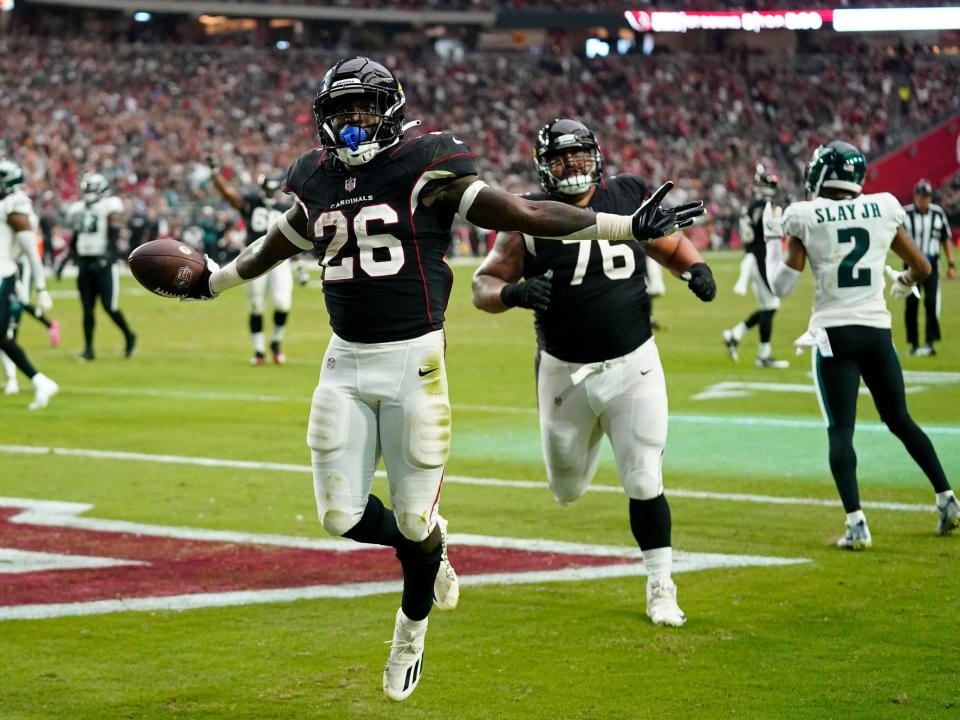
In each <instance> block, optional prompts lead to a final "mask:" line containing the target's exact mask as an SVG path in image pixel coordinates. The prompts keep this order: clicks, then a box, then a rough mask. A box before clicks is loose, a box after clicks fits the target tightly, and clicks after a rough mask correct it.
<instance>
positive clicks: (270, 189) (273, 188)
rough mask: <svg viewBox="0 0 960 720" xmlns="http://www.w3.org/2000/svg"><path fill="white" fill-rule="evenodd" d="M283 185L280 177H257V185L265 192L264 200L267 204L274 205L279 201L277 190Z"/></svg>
mask: <svg viewBox="0 0 960 720" xmlns="http://www.w3.org/2000/svg"><path fill="white" fill-rule="evenodd" d="M281 185H282V183H281V182H280V179H279V178H275V177H270V176H269V175H260V176H259V177H258V178H257V186H258V187H259V188H260V190H261V191H262V192H263V200H264V202H265V203H266V204H267V205H273V204H274V203H275V202H276V201H277V190H279V189H280V186H281Z"/></svg>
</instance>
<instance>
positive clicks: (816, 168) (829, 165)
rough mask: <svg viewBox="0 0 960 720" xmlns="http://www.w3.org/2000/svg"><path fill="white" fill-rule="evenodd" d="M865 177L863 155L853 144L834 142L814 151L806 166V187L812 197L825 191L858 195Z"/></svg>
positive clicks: (865, 167) (865, 170)
mask: <svg viewBox="0 0 960 720" xmlns="http://www.w3.org/2000/svg"><path fill="white" fill-rule="evenodd" d="M866 175H867V160H866V158H865V157H863V153H862V152H860V151H859V150H857V148H855V147H854V146H853V145H851V144H850V143H845V142H843V141H841V140H834V141H833V142H831V143H827V144H826V145H821V146H820V147H818V148H817V149H816V150H814V152H813V158H811V160H810V164H809V165H807V177H806V186H807V190H808V191H810V193H812V194H813V195H819V194H820V190H821V189H822V188H833V189H835V190H849V191H850V192H855V193H859V192H861V191H862V190H863V179H864V178H865V177H866Z"/></svg>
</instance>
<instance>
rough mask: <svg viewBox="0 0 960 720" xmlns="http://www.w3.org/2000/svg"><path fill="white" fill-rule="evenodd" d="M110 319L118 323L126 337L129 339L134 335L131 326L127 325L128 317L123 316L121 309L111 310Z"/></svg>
mask: <svg viewBox="0 0 960 720" xmlns="http://www.w3.org/2000/svg"><path fill="white" fill-rule="evenodd" d="M110 319H111V320H113V321H114V322H115V323H116V324H117V327H118V328H120V332H122V333H123V336H124V337H125V338H128V339H129V337H130V336H131V335H133V333H132V332H130V326H129V325H127V319H126V318H125V317H124V316H123V313H122V312H120V311H119V310H111V311H110Z"/></svg>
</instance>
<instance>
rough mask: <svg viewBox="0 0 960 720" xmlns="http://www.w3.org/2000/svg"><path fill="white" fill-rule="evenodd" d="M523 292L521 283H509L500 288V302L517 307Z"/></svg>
mask: <svg viewBox="0 0 960 720" xmlns="http://www.w3.org/2000/svg"><path fill="white" fill-rule="evenodd" d="M522 293H523V289H522V288H521V287H520V283H518V282H515V283H507V284H506V285H504V286H503V287H502V288H500V302H502V303H503V304H504V305H506V306H507V307H516V306H517V305H519V304H520V299H521V298H520V296H521V294H522Z"/></svg>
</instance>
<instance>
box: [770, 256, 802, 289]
mask: <svg viewBox="0 0 960 720" xmlns="http://www.w3.org/2000/svg"><path fill="white" fill-rule="evenodd" d="M767 280H769V281H770V289H771V290H773V294H774V295H776V296H777V297H786V296H787V295H789V294H790V293H792V292H793V291H794V290H795V289H796V287H797V282H798V281H799V280H800V271H799V270H794V269H793V268H792V267H789V266H788V265H787V264H786V263H785V262H783V260H781V261H780V262H779V263H777V265H776V266H774V267H773V269H772V272H771V268H770V260H769V258H768V260H767Z"/></svg>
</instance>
